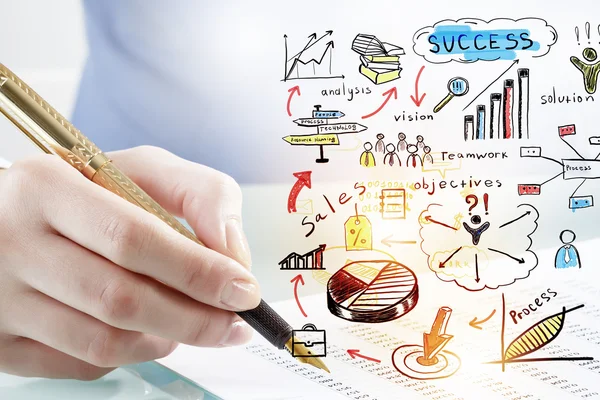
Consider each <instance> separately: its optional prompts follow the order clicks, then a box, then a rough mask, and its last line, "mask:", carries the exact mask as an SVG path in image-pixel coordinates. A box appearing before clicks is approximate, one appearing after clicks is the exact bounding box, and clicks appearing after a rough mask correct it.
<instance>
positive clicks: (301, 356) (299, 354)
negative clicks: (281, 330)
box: [286, 339, 331, 374]
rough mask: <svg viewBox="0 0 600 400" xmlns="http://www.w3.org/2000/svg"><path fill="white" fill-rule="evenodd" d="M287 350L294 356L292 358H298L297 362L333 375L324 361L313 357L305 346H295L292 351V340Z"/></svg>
mask: <svg viewBox="0 0 600 400" xmlns="http://www.w3.org/2000/svg"><path fill="white" fill-rule="evenodd" d="M286 348H287V349H288V351H289V352H290V354H292V356H294V358H296V360H298V361H300V362H302V363H305V364H310V365H312V366H313V367H315V368H318V369H321V370H323V371H326V372H327V373H329V374H330V373H331V371H330V370H329V368H327V366H326V365H325V363H324V362H323V360H321V358H320V357H315V356H314V355H311V352H310V350H309V349H307V348H306V347H305V346H304V345H302V344H298V343H296V344H295V345H293V349H292V340H291V339H290V340H289V341H288V342H287V343H286Z"/></svg>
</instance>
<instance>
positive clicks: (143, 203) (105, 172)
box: [91, 155, 202, 244]
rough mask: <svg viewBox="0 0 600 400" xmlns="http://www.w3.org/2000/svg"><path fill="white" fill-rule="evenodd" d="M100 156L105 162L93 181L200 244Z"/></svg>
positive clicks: (179, 223) (190, 233)
mask: <svg viewBox="0 0 600 400" xmlns="http://www.w3.org/2000/svg"><path fill="white" fill-rule="evenodd" d="M102 158H104V159H105V162H104V163H103V164H102V165H101V166H100V167H99V168H98V170H96V172H95V173H94V175H93V176H92V177H91V179H92V181H93V182H94V183H96V184H98V185H100V186H102V187H104V188H105V189H108V190H110V191H111V192H113V193H114V194H116V195H117V196H119V197H121V198H123V199H125V200H127V201H129V202H130V203H132V204H134V205H136V206H138V207H141V208H143V209H144V210H146V211H148V212H149V213H151V214H154V215H155V216H157V217H158V218H160V219H161V220H163V221H164V222H166V223H167V224H168V225H169V226H170V227H171V228H173V229H175V230H176V231H177V232H179V233H181V234H182V235H184V236H185V237H187V238H188V239H191V240H193V241H194V242H196V243H198V244H202V243H201V242H200V241H199V240H198V238H197V237H196V235H194V234H193V233H192V232H190V230H189V229H187V228H186V227H185V226H184V225H183V224H182V223H181V222H179V220H178V219H177V218H175V217H174V216H172V215H171V214H169V213H168V212H167V211H166V210H165V209H163V208H162V207H161V206H160V204H158V203H157V202H156V201H154V200H153V199H152V198H151V197H150V196H148V194H146V192H144V191H143V190H142V189H141V188H140V187H139V186H138V185H136V184H135V182H133V181H132V180H131V179H129V178H128V177H127V176H126V175H125V174H123V173H122V172H121V171H120V170H119V169H118V168H117V167H116V166H115V165H114V164H113V163H112V162H110V160H108V159H107V158H106V157H105V156H104V155H103V157H102Z"/></svg>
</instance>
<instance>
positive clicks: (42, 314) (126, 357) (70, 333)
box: [3, 291, 175, 368]
mask: <svg viewBox="0 0 600 400" xmlns="http://www.w3.org/2000/svg"><path fill="white" fill-rule="evenodd" d="M31 310H35V312H32V311H31ZM8 315H10V318H8V319H6V320H5V321H3V329H4V330H5V331H6V332H7V333H8V334H11V335H15V336H22V337H26V338H29V339H32V340H35V341H37V342H40V343H43V344H45V345H46V346H49V347H52V348H54V349H56V350H58V351H60V352H63V353H65V354H68V355H70V356H72V357H75V358H78V359H79V360H82V361H84V362H86V363H89V364H92V365H95V366H97V367H102V368H111V367H118V366H121V365H126V364H135V363H141V362H146V361H150V360H155V359H158V358H163V357H166V356H167V355H168V354H170V353H171V351H172V350H173V349H174V348H175V344H174V343H173V342H171V341H169V340H165V339H160V338H156V337H153V336H150V335H147V334H143V333H139V332H131V331H125V330H121V329H117V328H114V327H111V326H109V325H107V324H105V323H103V322H100V321H98V320H97V319H95V318H93V317H91V316H89V315H86V314H84V313H82V312H79V311H77V310H75V309H73V308H70V307H68V306H66V305H64V304H61V303H59V302H58V301H56V300H54V299H52V298H50V297H48V296H46V295H44V294H41V293H39V292H33V291H32V292H29V293H27V294H23V295H22V296H21V298H20V301H19V302H15V303H13V304H12V306H11V310H10V312H9V314H8Z"/></svg>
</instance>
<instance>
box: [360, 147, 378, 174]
mask: <svg viewBox="0 0 600 400" xmlns="http://www.w3.org/2000/svg"><path fill="white" fill-rule="evenodd" d="M363 148H364V149H365V151H363V152H362V154H361V155H360V165H362V166H363V167H366V168H372V167H374V166H375V156H374V155H373V152H372V151H371V150H373V144H372V143H371V142H366V143H365V144H364V145H363Z"/></svg>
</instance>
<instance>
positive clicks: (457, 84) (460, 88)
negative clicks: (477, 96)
mask: <svg viewBox="0 0 600 400" xmlns="http://www.w3.org/2000/svg"><path fill="white" fill-rule="evenodd" d="M468 92H469V81H467V80H466V79H465V78H461V77H459V76H457V77H456V78H452V79H450V80H449V81H448V95H447V96H446V97H444V100H442V101H440V102H439V104H438V105H437V106H435V107H434V109H433V112H434V113H437V112H439V111H440V110H441V109H442V108H444V107H445V106H446V104H448V103H449V102H450V100H452V99H453V98H454V96H459V97H460V96H464V95H465V94H467V93H468Z"/></svg>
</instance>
